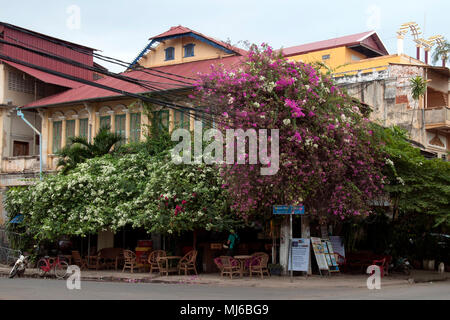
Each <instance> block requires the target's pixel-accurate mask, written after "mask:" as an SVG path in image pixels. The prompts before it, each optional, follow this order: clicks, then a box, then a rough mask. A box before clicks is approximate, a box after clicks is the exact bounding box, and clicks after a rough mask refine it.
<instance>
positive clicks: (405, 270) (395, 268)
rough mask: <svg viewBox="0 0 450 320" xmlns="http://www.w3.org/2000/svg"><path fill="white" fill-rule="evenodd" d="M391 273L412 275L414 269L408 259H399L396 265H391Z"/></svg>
mask: <svg viewBox="0 0 450 320" xmlns="http://www.w3.org/2000/svg"><path fill="white" fill-rule="evenodd" d="M390 269H391V272H398V273H402V274H405V275H410V274H411V270H412V269H413V267H412V266H411V264H410V263H409V261H408V259H406V258H399V259H397V261H396V262H395V263H394V264H391V268H390Z"/></svg>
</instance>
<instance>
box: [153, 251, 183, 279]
mask: <svg viewBox="0 0 450 320" xmlns="http://www.w3.org/2000/svg"><path fill="white" fill-rule="evenodd" d="M181 258H183V257H180V256H167V257H159V258H158V266H159V273H160V274H161V275H163V274H164V273H165V274H166V275H167V276H168V275H169V272H177V271H178V268H177V267H172V268H171V267H170V263H169V261H170V260H176V259H181Z"/></svg>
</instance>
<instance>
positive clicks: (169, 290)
mask: <svg viewBox="0 0 450 320" xmlns="http://www.w3.org/2000/svg"><path fill="white" fill-rule="evenodd" d="M2 299H3V300H4V299H20V300H27V299H38V300H41V299H57V300H60V299H74V300H79V299H87V300H96V299H108V300H109V299H111V300H128V299H138V300H140V299H155V300H166V299H167V300H172V299H174V300H192V299H196V300H197V299H198V300H203V299H210V300H229V299H233V300H273V299H282V300H292V299H440V300H442V299H445V300H450V282H449V281H447V282H435V283H423V284H414V285H403V286H385V287H382V288H381V290H368V289H362V288H348V287H330V288H305V289H278V288H277V289H275V288H270V289H267V288H256V287H253V288H252V287H218V286H212V285H208V286H206V285H196V284H190V285H189V284H188V285H172V284H148V283H113V282H91V281H83V282H82V283H81V290H68V289H67V288H66V282H65V281H60V280H42V279H7V278H0V300H2Z"/></svg>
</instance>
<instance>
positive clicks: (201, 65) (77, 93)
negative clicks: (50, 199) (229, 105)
mask: <svg viewBox="0 0 450 320" xmlns="http://www.w3.org/2000/svg"><path fill="white" fill-rule="evenodd" d="M241 59H242V57H241V56H231V57H226V58H222V59H211V60H201V61H195V62H189V63H181V64H174V65H169V66H162V67H158V68H152V69H146V71H148V72H152V73H153V74H148V73H145V72H142V71H139V70H136V71H129V72H124V73H123V74H122V75H125V76H128V77H131V78H135V79H139V80H145V81H150V82H148V84H149V85H156V84H152V83H151V81H153V82H158V83H159V84H157V86H158V87H159V88H160V90H169V89H177V88H183V87H190V85H189V84H182V83H180V82H178V81H174V80H170V79H165V78H161V77H160V76H158V72H157V71H163V72H168V73H172V74H177V75H180V76H184V77H191V78H198V73H199V72H200V73H208V72H210V70H211V66H212V65H218V64H223V65H224V67H225V68H231V67H233V66H235V65H237V63H238V62H240V61H241ZM152 70H157V71H152ZM161 75H163V74H161ZM163 76H166V77H169V78H174V79H179V80H183V81H185V82H189V83H192V84H194V80H186V79H180V78H177V77H175V76H171V75H163ZM96 82H97V83H99V84H102V85H105V86H109V87H113V88H115V89H120V90H123V91H127V92H131V93H144V92H149V91H150V90H149V89H146V88H143V87H141V86H139V85H136V84H133V83H130V82H126V81H123V80H119V79H116V78H111V77H105V78H102V79H99V80H97V81H96ZM122 96H123V95H121V94H119V93H115V92H111V91H109V90H105V89H100V88H96V87H93V86H90V85H82V86H80V87H78V88H75V89H71V90H68V91H65V92H63V93H59V94H56V95H53V96H50V97H47V98H43V99H40V100H38V101H35V102H32V103H30V104H27V105H25V106H23V108H36V107H49V106H55V105H61V104H69V103H81V102H84V101H92V100H101V99H104V98H108V97H111V98H118V97H122Z"/></svg>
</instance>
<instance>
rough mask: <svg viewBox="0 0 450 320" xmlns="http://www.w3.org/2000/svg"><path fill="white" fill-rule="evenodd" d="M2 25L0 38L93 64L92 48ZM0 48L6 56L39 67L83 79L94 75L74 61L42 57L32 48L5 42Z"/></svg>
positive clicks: (0, 25)
mask: <svg viewBox="0 0 450 320" xmlns="http://www.w3.org/2000/svg"><path fill="white" fill-rule="evenodd" d="M0 28H2V29H3V35H2V36H3V39H4V40H5V41H8V42H12V43H16V44H20V45H22V46H25V47H29V48H31V49H37V50H40V51H43V52H46V53H50V54H54V55H58V56H61V57H64V58H67V59H71V60H74V61H77V62H79V63H82V64H85V65H88V66H91V67H92V66H93V65H94V58H93V51H94V49H90V48H87V47H84V46H80V45H77V44H74V43H70V42H67V41H63V40H60V39H56V38H53V37H49V36H47V35H43V34H40V33H37V32H34V31H30V30H27V29H24V28H20V27H17V26H13V25H9V24H5V23H1V22H0ZM73 48H75V50H74V49H73ZM0 52H1V53H2V54H4V55H6V56H9V57H13V58H15V59H18V60H21V61H24V62H28V63H31V64H34V65H37V66H40V67H44V68H48V69H51V70H54V71H58V72H61V73H65V74H69V75H71V76H74V77H78V78H82V79H85V80H92V79H93V72H92V71H90V70H86V69H83V68H79V67H76V66H73V65H69V64H66V63H64V62H61V61H57V60H55V59H52V58H48V57H44V56H42V55H39V54H37V53H34V52H29V51H27V50H24V49H21V48H18V47H14V46H11V45H7V44H2V45H0Z"/></svg>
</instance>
